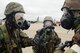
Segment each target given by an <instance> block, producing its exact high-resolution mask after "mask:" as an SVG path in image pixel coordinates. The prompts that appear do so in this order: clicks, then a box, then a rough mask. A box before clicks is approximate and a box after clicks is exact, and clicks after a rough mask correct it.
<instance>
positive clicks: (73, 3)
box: [62, 0, 80, 10]
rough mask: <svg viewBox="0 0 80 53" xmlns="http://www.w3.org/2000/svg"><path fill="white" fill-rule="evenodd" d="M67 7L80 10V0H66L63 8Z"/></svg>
mask: <svg viewBox="0 0 80 53" xmlns="http://www.w3.org/2000/svg"><path fill="white" fill-rule="evenodd" d="M65 7H66V8H69V9H70V10H80V0H65V2H64V5H63V7H62V9H63V8H65Z"/></svg>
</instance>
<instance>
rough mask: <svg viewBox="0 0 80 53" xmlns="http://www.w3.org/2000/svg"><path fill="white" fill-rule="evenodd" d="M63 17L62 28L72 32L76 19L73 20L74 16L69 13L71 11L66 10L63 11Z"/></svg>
mask: <svg viewBox="0 0 80 53" xmlns="http://www.w3.org/2000/svg"><path fill="white" fill-rule="evenodd" d="M63 12H64V14H63V16H62V18H61V20H60V21H61V26H62V27H63V28H65V29H67V30H70V29H71V28H72V27H73V24H74V20H75V19H74V18H73V14H72V12H71V11H69V9H67V8H64V9H63Z"/></svg>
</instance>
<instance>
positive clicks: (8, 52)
mask: <svg viewBox="0 0 80 53" xmlns="http://www.w3.org/2000/svg"><path fill="white" fill-rule="evenodd" d="M9 32H12V33H13V34H10V33H9ZM32 44H33V41H32V39H30V38H29V37H28V36H27V35H26V34H25V33H23V32H22V31H21V30H20V29H16V30H14V31H8V28H7V27H6V24H4V25H0V53H22V50H21V48H24V47H28V46H32Z"/></svg>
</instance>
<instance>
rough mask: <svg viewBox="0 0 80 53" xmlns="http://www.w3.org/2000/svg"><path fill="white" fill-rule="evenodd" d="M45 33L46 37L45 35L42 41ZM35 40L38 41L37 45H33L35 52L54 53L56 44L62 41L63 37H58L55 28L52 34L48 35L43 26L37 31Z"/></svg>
mask: <svg viewBox="0 0 80 53" xmlns="http://www.w3.org/2000/svg"><path fill="white" fill-rule="evenodd" d="M45 35H46V38H45V37H44V38H42V39H41V41H40V38H41V36H45ZM49 36H50V37H49ZM46 39H47V40H46ZM43 40H44V41H43ZM34 42H37V43H38V44H37V45H35V46H33V52H34V53H53V52H54V49H55V48H56V46H57V45H58V44H59V43H60V42H61V39H60V38H59V37H58V35H57V33H56V32H55V31H54V30H53V32H52V33H51V35H47V34H45V33H44V30H43V28H42V29H41V30H38V31H37V34H36V35H35V37H34Z"/></svg>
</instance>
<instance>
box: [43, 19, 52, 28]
mask: <svg viewBox="0 0 80 53" xmlns="http://www.w3.org/2000/svg"><path fill="white" fill-rule="evenodd" d="M49 26H53V23H52V22H51V21H45V22H44V27H45V28H46V27H49Z"/></svg>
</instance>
